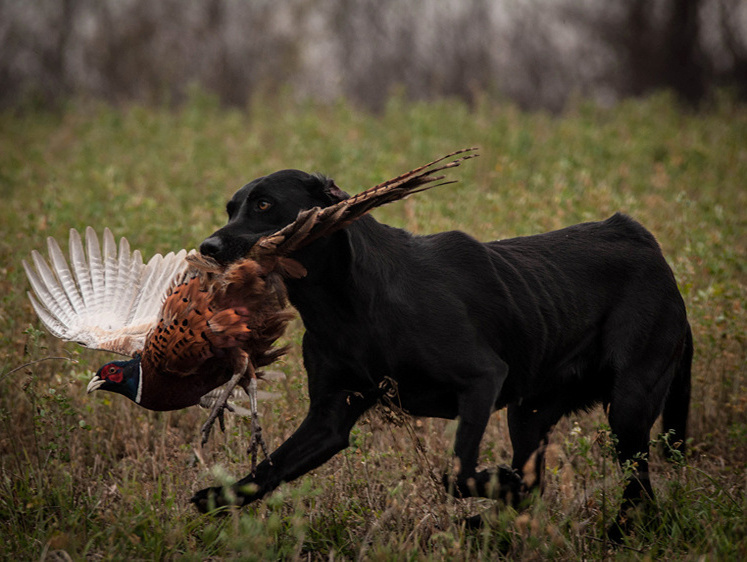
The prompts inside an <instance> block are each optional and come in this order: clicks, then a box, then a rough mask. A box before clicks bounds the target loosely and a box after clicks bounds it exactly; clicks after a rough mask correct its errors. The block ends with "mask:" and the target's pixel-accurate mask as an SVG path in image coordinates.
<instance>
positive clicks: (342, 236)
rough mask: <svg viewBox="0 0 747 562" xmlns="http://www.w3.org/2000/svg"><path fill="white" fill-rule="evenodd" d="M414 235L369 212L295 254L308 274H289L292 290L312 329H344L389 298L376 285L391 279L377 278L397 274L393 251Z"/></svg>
mask: <svg viewBox="0 0 747 562" xmlns="http://www.w3.org/2000/svg"><path fill="white" fill-rule="evenodd" d="M411 236H412V235H411V234H410V233H409V232H407V231H405V230H401V229H398V228H394V227H390V226H388V225H384V224H381V223H379V222H377V221H376V220H375V219H374V218H373V217H370V216H366V217H362V218H360V219H358V220H357V221H355V222H354V223H352V224H351V225H350V226H348V227H347V228H346V229H345V230H344V231H340V232H337V233H335V234H334V235H332V236H330V237H329V238H328V239H326V240H320V241H317V242H315V243H314V244H312V245H311V246H310V247H309V248H307V249H305V250H303V251H301V252H298V253H297V254H296V255H294V256H293V257H294V258H296V259H298V260H299V261H300V262H301V263H302V264H303V265H304V267H305V268H306V270H307V272H308V275H307V276H306V277H305V278H303V279H299V280H288V282H287V286H288V296H289V299H290V301H291V303H292V304H293V306H294V307H295V308H296V310H298V311H299V313H300V315H301V318H302V320H303V322H304V325H305V326H306V329H307V330H309V331H322V332H326V331H327V330H330V329H332V330H334V329H344V326H345V325H346V324H347V323H349V322H351V321H364V319H363V318H362V316H363V317H364V316H365V314H366V311H367V310H370V307H371V306H372V305H373V306H375V304H376V301H377V299H381V298H385V297H384V296H383V295H379V294H376V293H374V292H373V291H374V289H375V288H377V287H382V286H386V283H384V284H382V283H380V282H376V281H374V279H377V280H380V279H381V278H382V277H384V278H385V279H386V278H392V279H393V278H395V277H396V276H397V271H396V264H395V263H394V262H393V261H392V259H391V256H392V255H393V254H394V253H395V252H396V249H397V248H401V247H403V246H404V244H403V243H402V242H403V240H406V239H408V238H409V237H411ZM384 250H385V251H384ZM367 280H371V281H372V282H371V283H367V282H366V281H367ZM330 323H332V324H336V326H330Z"/></svg>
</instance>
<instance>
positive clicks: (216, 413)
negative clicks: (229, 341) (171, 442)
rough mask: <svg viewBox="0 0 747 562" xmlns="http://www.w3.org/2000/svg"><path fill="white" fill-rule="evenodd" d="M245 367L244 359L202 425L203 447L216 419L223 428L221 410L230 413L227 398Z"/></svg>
mask: <svg viewBox="0 0 747 562" xmlns="http://www.w3.org/2000/svg"><path fill="white" fill-rule="evenodd" d="M246 365H247V364H246V359H245V358H244V360H243V361H242V362H240V364H239V367H238V368H237V369H236V371H235V372H234V375H233V376H232V377H231V380H229V381H228V382H227V383H226V385H225V386H224V387H223V391H222V392H221V394H220V396H219V397H218V399H217V400H216V401H215V404H214V405H213V409H212V410H211V411H210V415H209V416H208V419H207V420H206V421H205V423H204V424H203V425H202V430H201V432H202V446H203V447H204V446H205V444H206V443H207V442H208V438H209V437H210V430H211V429H212V427H213V424H214V423H215V420H216V419H218V418H220V426H221V429H224V428H225V426H224V424H223V410H225V409H228V411H231V406H230V405H229V404H228V398H229V397H230V396H231V393H232V392H233V389H234V388H236V385H237V384H239V382H240V381H241V379H242V377H243V376H244V373H245V372H246Z"/></svg>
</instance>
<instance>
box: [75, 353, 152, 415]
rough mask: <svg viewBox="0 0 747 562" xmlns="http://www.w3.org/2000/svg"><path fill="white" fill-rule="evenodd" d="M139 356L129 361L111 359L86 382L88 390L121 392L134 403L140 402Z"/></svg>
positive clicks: (140, 375) (140, 374)
mask: <svg viewBox="0 0 747 562" xmlns="http://www.w3.org/2000/svg"><path fill="white" fill-rule="evenodd" d="M142 379H143V376H142V368H141V366H140V356H136V357H135V358H134V359H131V360H129V361H112V362H111V363H107V364H106V365H104V366H103V367H101V368H100V369H99V370H98V372H97V373H96V376H95V377H93V378H92V379H91V382H89V383H88V392H89V393H90V392H93V391H94V390H108V391H109V392H117V393H119V394H123V395H124V396H126V397H127V398H129V399H130V400H132V401H133V402H135V403H136V404H139V403H140V393H141V392H140V391H141V388H142V387H141V383H142Z"/></svg>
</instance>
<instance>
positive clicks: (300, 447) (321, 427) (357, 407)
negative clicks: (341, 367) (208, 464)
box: [190, 392, 375, 513]
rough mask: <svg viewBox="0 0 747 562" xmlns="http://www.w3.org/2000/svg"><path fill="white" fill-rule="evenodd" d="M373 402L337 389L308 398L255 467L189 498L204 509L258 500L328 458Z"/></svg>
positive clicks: (344, 445)
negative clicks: (296, 422)
mask: <svg viewBox="0 0 747 562" xmlns="http://www.w3.org/2000/svg"><path fill="white" fill-rule="evenodd" d="M374 402H375V397H374V398H371V399H369V398H367V397H366V396H363V395H361V394H357V393H356V394H351V393H350V392H337V393H334V394H330V395H327V396H324V397H320V398H319V399H318V400H316V401H315V402H312V404H311V406H310V408H309V413H308V414H307V416H306V418H305V419H304V421H303V422H302V423H301V425H300V426H299V428H298V429H297V430H296V431H295V432H294V433H293V435H291V436H290V437H289V438H288V439H287V440H286V441H285V442H284V443H283V444H282V445H280V447H278V448H277V450H275V451H274V452H273V453H272V454H270V456H269V457H268V458H267V459H265V460H264V461H262V462H261V463H260V464H259V465H258V466H257V470H256V474H255V475H254V476H252V475H251V474H250V475H248V476H246V477H245V478H242V479H241V480H239V481H238V482H237V483H236V484H234V485H233V486H231V487H230V488H221V487H213V488H205V489H204V490H200V491H199V492H197V493H196V494H195V495H194V496H193V497H192V499H191V500H190V501H192V503H194V504H195V506H196V507H197V509H198V510H199V511H200V512H202V513H205V512H207V511H210V510H212V509H215V508H217V507H222V506H227V505H236V506H242V505H246V504H248V503H250V502H253V501H255V500H258V499H260V498H262V497H263V496H265V495H266V494H268V493H270V492H271V491H272V490H274V489H275V488H277V487H278V486H279V485H280V484H281V483H282V482H290V481H291V480H294V479H295V478H298V477H299V476H302V475H304V474H306V473H307V472H309V471H310V470H313V469H314V468H316V467H317V466H319V465H320V464H322V463H324V462H325V461H327V460H329V459H330V458H331V457H332V456H334V455H335V454H336V453H338V452H339V451H341V450H343V449H345V448H346V447H347V446H348V444H349V441H348V440H349V436H350V430H351V429H352V428H353V425H354V424H355V422H356V421H357V420H358V418H359V417H360V416H361V415H362V414H363V412H365V411H366V410H367V409H368V408H369V407H370V406H372V405H373V403H374Z"/></svg>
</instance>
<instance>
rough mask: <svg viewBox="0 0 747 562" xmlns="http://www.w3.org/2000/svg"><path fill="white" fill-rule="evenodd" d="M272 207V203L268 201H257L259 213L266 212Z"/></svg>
mask: <svg viewBox="0 0 747 562" xmlns="http://www.w3.org/2000/svg"><path fill="white" fill-rule="evenodd" d="M270 207H272V203H270V202H269V201H267V200H266V199H260V200H259V201H257V210H258V211H266V210H267V209H269V208H270Z"/></svg>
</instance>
